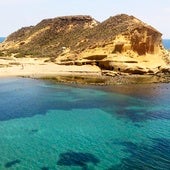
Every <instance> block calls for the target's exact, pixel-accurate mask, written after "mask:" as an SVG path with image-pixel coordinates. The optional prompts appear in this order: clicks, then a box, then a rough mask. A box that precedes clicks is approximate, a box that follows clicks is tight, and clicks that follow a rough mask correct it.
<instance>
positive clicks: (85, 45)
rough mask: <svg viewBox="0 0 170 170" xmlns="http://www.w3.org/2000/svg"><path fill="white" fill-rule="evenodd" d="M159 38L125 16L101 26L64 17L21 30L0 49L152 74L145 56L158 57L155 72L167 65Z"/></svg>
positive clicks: (85, 18) (80, 18) (83, 18)
mask: <svg viewBox="0 0 170 170" xmlns="http://www.w3.org/2000/svg"><path fill="white" fill-rule="evenodd" d="M161 36H162V34H161V33H160V32H159V31H157V30H156V29H154V28H153V27H151V26H149V25H147V24H146V23H143V22H142V21H140V20H139V19H137V18H135V17H134V16H128V15H126V14H121V15H116V16H114V17H110V18H109V19H107V20H105V21H104V22H102V23H99V22H98V21H96V20H95V19H93V18H92V17H90V16H82V15H78V16H64V17H57V18H53V19H45V20H43V21H41V22H40V23H38V24H37V25H36V26H31V27H25V28H22V29H20V30H19V31H17V32H15V33H13V34H11V35H10V36H9V37H8V38H7V39H6V41H5V42H3V43H2V44H1V45H0V46H1V47H0V49H1V50H3V51H5V50H7V52H8V53H9V52H11V53H17V54H18V53H22V54H23V55H29V56H33V57H35V56H36V57H49V58H51V59H52V60H50V61H53V62H56V63H59V64H64V65H73V64H75V65H84V64H91V65H94V64H95V65H97V66H99V67H100V68H101V69H103V70H105V69H106V70H111V71H118V72H125V73H129V74H145V73H149V70H150V73H153V72H154V71H152V70H153V68H150V67H152V61H151V60H150V59H147V60H146V63H145V62H144V61H143V60H142V57H144V56H146V55H148V54H149V55H156V57H159V59H157V58H156V59H155V58H153V61H154V60H156V61H157V62H158V63H157V64H155V61H154V62H153V63H154V68H157V67H158V66H159V65H160V62H161V63H162V64H164V62H162V61H163V60H165V63H170V58H169V53H167V52H165V50H164V48H162V42H161ZM109 56H111V57H110V58H109ZM115 57H116V59H115ZM117 57H118V58H119V59H117ZM141 62H142V63H143V65H142V64H140V63H141ZM148 63H150V65H149V64H148ZM145 64H146V66H145ZM147 67H148V68H147Z"/></svg>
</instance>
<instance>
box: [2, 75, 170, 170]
mask: <svg viewBox="0 0 170 170" xmlns="http://www.w3.org/2000/svg"><path fill="white" fill-rule="evenodd" d="M169 103H170V84H166V83H163V84H161V83H160V84H136V85H135V84H132V85H118V86H117V85H112V86H91V85H66V84H62V83H57V82H55V81H50V80H35V79H27V78H1V80H0V158H1V159H0V169H1V170H7V169H10V170H169V169H170V104H169Z"/></svg>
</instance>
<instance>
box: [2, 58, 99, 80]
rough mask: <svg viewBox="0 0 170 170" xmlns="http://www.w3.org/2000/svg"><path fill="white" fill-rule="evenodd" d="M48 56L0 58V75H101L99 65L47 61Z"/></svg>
mask: <svg viewBox="0 0 170 170" xmlns="http://www.w3.org/2000/svg"><path fill="white" fill-rule="evenodd" d="M46 60H47V58H40V59H38V58H19V59H16V58H6V59H5V58H0V77H13V76H30V77H44V76H57V75H72V74H74V75H101V70H100V68H99V67H97V66H91V65H83V66H75V65H74V66H73V65H72V66H64V65H58V64H55V63H52V62H45V61H46Z"/></svg>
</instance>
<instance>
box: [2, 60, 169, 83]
mask: <svg viewBox="0 0 170 170" xmlns="http://www.w3.org/2000/svg"><path fill="white" fill-rule="evenodd" d="M45 60H47V58H19V59H16V58H9V59H3V58H0V78H10V77H24V78H33V79H49V80H50V79H51V80H55V81H56V82H61V83H66V84H90V85H101V86H106V85H114V84H115V85H116V84H150V83H169V82H170V75H167V76H166V75H163V74H161V75H147V74H146V75H138V74H131V75H130V74H124V73H121V72H113V75H112V76H109V75H107V74H105V73H104V72H105V71H104V70H101V69H100V68H99V67H98V66H95V65H82V66H77V65H70V66H66V65H58V64H55V63H52V62H45Z"/></svg>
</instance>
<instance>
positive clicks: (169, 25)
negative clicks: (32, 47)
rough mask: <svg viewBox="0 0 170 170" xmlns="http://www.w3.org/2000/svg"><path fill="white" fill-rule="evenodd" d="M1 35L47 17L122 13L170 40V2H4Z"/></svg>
mask: <svg viewBox="0 0 170 170" xmlns="http://www.w3.org/2000/svg"><path fill="white" fill-rule="evenodd" d="M0 7H1V10H0V16H1V17H0V23H1V26H0V36H7V35H9V34H10V33H12V32H14V31H16V30H18V29H19V28H21V27H23V26H30V25H35V24H37V23H38V22H40V21H41V20H42V19H44V18H54V17H57V16H64V15H79V14H82V15H91V16H92V17H94V18H95V19H97V20H99V21H103V20H105V19H107V18H109V17H110V16H114V15H117V14H120V13H126V14H129V15H134V16H136V17H137V18H139V19H141V20H142V21H144V22H146V23H148V24H149V25H152V26H153V27H155V28H156V29H158V30H159V31H160V32H161V33H162V34H163V38H170V0H139V1H138V0H59V1H57V0H1V1H0Z"/></svg>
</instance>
